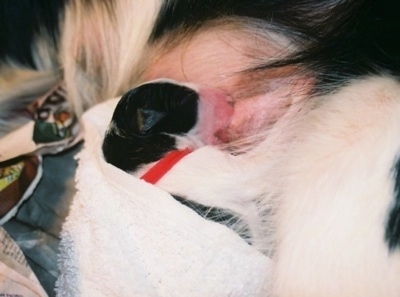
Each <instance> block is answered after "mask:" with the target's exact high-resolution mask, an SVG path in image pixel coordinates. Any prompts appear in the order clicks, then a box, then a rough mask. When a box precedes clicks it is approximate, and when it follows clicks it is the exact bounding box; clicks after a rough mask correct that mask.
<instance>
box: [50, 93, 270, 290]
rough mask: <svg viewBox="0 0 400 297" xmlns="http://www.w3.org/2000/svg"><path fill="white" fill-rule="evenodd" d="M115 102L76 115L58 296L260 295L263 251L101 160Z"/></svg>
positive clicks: (266, 263) (266, 267) (266, 266)
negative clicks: (74, 163)
mask: <svg viewBox="0 0 400 297" xmlns="http://www.w3.org/2000/svg"><path fill="white" fill-rule="evenodd" d="M116 102H117V101H116V100H110V101H108V102H106V103H103V104H100V105H98V106H96V107H94V108H92V109H91V110H89V111H88V112H87V113H86V114H85V115H84V117H83V123H84V129H85V146H84V149H83V151H82V152H81V153H80V154H79V156H78V158H79V167H78V171H77V176H76V179H77V190H78V192H77V195H76V197H75V198H74V201H73V204H72V206H71V209H70V214H69V216H68V218H67V221H66V223H65V225H64V228H63V232H62V244H61V254H60V260H59V261H60V263H59V267H60V277H59V279H58V282H57V294H58V296H85V297H87V296H130V297H132V296H140V297H146V296H157V297H159V296H160V297H161V296H162V297H164V296H173V297H179V296H182V297H183V296H184V297H196V296H198V297H213V296H215V297H223V296H230V297H232V296H233V297H234V296H238V297H239V296H240V297H246V296H251V297H255V296H266V294H267V293H266V292H267V290H268V280H269V276H270V265H271V263H270V260H269V259H268V258H267V257H266V256H264V255H262V254H261V253H259V252H258V251H256V250H255V249H254V248H252V247H251V246H249V245H248V244H247V243H245V242H244V241H243V240H242V239H241V238H240V237H239V236H238V235H237V234H236V233H234V232H233V231H232V230H230V229H229V228H227V227H225V226H223V225H220V224H218V223H214V222H211V221H207V220H205V219H203V218H202V217H200V216H199V215H197V214H196V213H195V212H194V211H192V210H191V209H189V208H187V207H186V206H183V205H181V204H180V203H179V202H177V201H176V200H174V199H173V198H172V197H171V196H170V195H169V194H168V193H166V192H165V191H163V190H161V189H159V188H157V187H155V186H153V185H150V184H148V183H146V182H144V181H143V180H139V179H137V178H134V177H133V176H131V175H129V174H127V173H125V172H123V171H121V170H119V169H118V168H115V167H113V166H111V165H109V164H107V163H106V162H105V161H104V160H103V158H102V153H101V143H102V138H103V135H104V131H105V129H106V127H107V125H108V123H109V121H110V119H111V115H112V112H113V110H114V107H115V104H116ZM195 153H196V152H193V154H195Z"/></svg>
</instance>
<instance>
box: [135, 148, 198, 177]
mask: <svg viewBox="0 0 400 297" xmlns="http://www.w3.org/2000/svg"><path fill="white" fill-rule="evenodd" d="M191 152H192V150H191V149H189V148H187V149H184V150H174V151H171V152H169V153H167V154H166V155H165V156H164V157H163V158H162V159H161V160H159V161H158V162H157V163H156V164H155V165H154V166H153V167H151V168H150V169H149V170H148V171H147V172H146V173H144V174H143V175H142V176H141V177H140V179H143V180H144V181H146V182H148V183H150V184H153V185H154V184H155V183H156V182H158V181H159V180H160V179H161V178H162V177H163V176H164V175H165V174H166V173H167V172H168V171H169V170H170V169H171V168H172V167H173V166H174V165H175V164H176V163H178V162H179V160H181V159H182V158H183V157H185V156H186V155H188V154H190V153H191Z"/></svg>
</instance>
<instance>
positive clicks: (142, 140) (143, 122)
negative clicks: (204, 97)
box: [103, 81, 199, 171]
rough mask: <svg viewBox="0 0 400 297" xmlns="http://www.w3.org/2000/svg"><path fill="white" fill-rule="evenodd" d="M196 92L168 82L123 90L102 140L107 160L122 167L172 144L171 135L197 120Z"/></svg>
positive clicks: (152, 156) (159, 153)
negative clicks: (124, 91)
mask: <svg viewBox="0 0 400 297" xmlns="http://www.w3.org/2000/svg"><path fill="white" fill-rule="evenodd" d="M198 99H199V96H198V94H197V92H196V91H195V90H193V89H191V88H188V87H185V86H181V85H178V84H174V83H171V82H163V81H158V82H152V83H148V84H144V85H141V86H139V87H137V88H135V89H132V90H130V91H128V92H127V93H125V94H124V95H123V96H122V98H121V100H120V101H119V102H118V104H117V106H116V108H115V111H114V114H113V117H112V120H111V124H110V128H109V130H108V131H107V133H106V135H105V139H104V142H103V153H104V157H105V159H106V161H107V162H109V163H111V164H113V165H115V166H117V167H119V168H121V169H123V170H129V171H131V170H135V169H136V167H137V166H139V165H141V164H146V163H150V162H154V161H156V160H158V159H160V158H161V157H162V156H163V155H164V154H165V153H166V152H168V151H170V150H172V149H174V148H175V138H174V137H173V136H172V135H180V134H185V133H187V132H189V130H190V129H192V128H193V127H194V125H195V124H196V122H197V107H198Z"/></svg>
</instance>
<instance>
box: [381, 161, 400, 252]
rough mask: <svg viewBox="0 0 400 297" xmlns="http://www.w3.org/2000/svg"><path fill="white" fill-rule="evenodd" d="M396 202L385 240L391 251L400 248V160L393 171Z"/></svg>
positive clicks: (391, 211)
mask: <svg viewBox="0 0 400 297" xmlns="http://www.w3.org/2000/svg"><path fill="white" fill-rule="evenodd" d="M393 173H394V174H393V178H394V193H393V194H394V201H393V206H392V208H391V210H390V212H389V217H388V222H387V225H386V233H385V239H386V242H387V244H388V246H389V249H390V250H391V251H393V250H395V249H398V248H400V160H398V161H397V163H396V165H395V167H394V169H393Z"/></svg>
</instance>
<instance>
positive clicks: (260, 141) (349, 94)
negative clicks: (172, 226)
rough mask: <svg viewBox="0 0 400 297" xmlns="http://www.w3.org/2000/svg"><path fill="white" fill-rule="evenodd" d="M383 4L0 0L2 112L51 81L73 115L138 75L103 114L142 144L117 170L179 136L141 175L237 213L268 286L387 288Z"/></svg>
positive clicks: (393, 16) (279, 295)
mask: <svg viewBox="0 0 400 297" xmlns="http://www.w3.org/2000/svg"><path fill="white" fill-rule="evenodd" d="M399 6H400V3H397V2H396V1H393V0H382V1H376V0H359V1H355V0H266V1H265V0H254V1H240V0H227V1H217V0H214V1H212V0H211V1H208V0H203V1H201V0H200V1H194V0H185V1H184V0H172V1H166V0H165V1H162V0H146V1H144V0H135V1H131V0H130V1H128V0H120V1H94V0H70V1H67V0H65V1H61V0H60V1H51V2H50V1H37V2H35V3H33V2H31V1H22V0H21V1H18V4H15V1H11V0H3V1H2V4H1V8H0V9H1V10H0V14H1V18H0V19H1V22H3V23H4V24H3V25H2V28H4V29H3V30H1V31H0V48H1V50H0V55H1V59H2V63H3V64H2V67H1V70H0V71H1V74H2V77H1V80H0V87H1V93H0V99H1V101H0V104H1V105H0V107H1V111H0V117H1V118H2V119H3V122H2V127H3V128H4V130H6V128H5V127H6V126H7V125H9V123H10V121H14V118H10V114H14V113H13V111H14V110H18V108H21V106H22V105H23V104H26V102H28V101H29V100H30V98H33V97H34V96H33V95H35V96H36V94H37V93H40V92H44V90H45V89H46V88H48V87H49V85H51V84H52V83H53V82H55V81H58V80H63V81H64V83H65V85H66V88H67V90H68V94H69V96H70V98H71V102H72V103H73V105H74V107H75V109H76V111H77V113H78V114H79V113H82V112H83V111H84V110H85V109H87V108H88V107H90V106H92V105H93V104H95V103H97V102H101V101H103V100H106V99H108V98H112V97H115V96H118V95H122V94H124V93H125V92H126V91H127V90H130V89H131V88H132V87H135V86H139V87H137V88H134V90H133V91H129V93H127V94H126V95H125V98H129V97H130V96H131V95H135V94H137V92H139V93H141V92H142V91H144V92H142V93H141V94H142V95H141V94H139V95H138V96H136V98H139V99H137V100H139V103H140V104H139V105H140V106H136V107H134V109H133V110H135V114H134V115H132V116H136V118H135V119H134V121H133V122H132V121H130V118H129V113H128V114H127V117H126V118H125V119H119V117H118V118H116V119H115V121H114V124H115V125H116V128H117V129H118V130H116V131H119V133H120V135H119V136H121V135H122V136H123V137H125V136H126V135H123V133H127V135H128V138H130V137H131V136H132V134H129V133H130V132H131V131H132V130H131V129H133V131H134V133H136V134H138V135H136V136H140V137H141V139H142V140H143V138H146V137H150V138H151V139H152V140H151V141H149V143H148V144H149V145H150V148H149V150H150V151H151V148H152V147H151V145H154V146H156V147H155V150H154V151H153V152H154V153H151V154H150V156H148V155H147V154H145V155H146V156H145V157H144V156H141V159H140V160H138V161H136V163H135V164H131V165H132V166H133V167H129V168H123V169H125V170H128V171H129V170H131V169H135V168H136V166H138V165H140V164H142V163H148V162H152V161H155V160H157V159H158V158H160V157H161V156H162V155H163V154H164V153H165V152H167V151H168V150H170V149H171V148H174V147H176V146H178V147H179V146H181V145H182V144H183V143H185V145H187V144H188V143H189V145H193V146H194V148H196V149H197V151H196V154H193V157H191V156H188V158H185V159H183V160H182V162H180V163H179V164H177V166H176V167H174V169H173V170H172V171H171V172H170V173H168V175H166V176H165V178H163V179H161V180H160V182H159V183H158V184H157V185H158V186H160V187H163V188H165V189H166V190H168V191H170V192H171V193H174V194H177V195H179V196H184V197H188V198H189V199H192V200H194V201H196V202H199V203H201V204H204V205H210V206H214V207H220V208H225V209H230V210H232V211H234V212H235V213H238V214H239V215H240V217H241V219H242V220H244V221H246V224H247V226H248V228H249V230H250V234H251V236H252V244H254V246H255V247H256V248H258V249H260V251H263V252H265V253H268V254H269V255H270V256H271V257H272V258H273V260H274V270H273V279H272V291H271V296H274V297H289V296H296V297H302V296H304V297H313V296H332V297H337V296H341V297H343V296H351V297H355V296H360V297H361V296H362V297H376V296H388V297H392V296H393V297H394V296H400V252H399V248H400V196H399V195H400V194H399V189H400V178H399V170H400V165H399V164H400V161H399V153H400V137H399V135H400V117H399V114H400V84H399V81H398V80H399V75H400V46H399V39H400V38H399V37H398V36H399V35H398V32H400V21H399V19H398V15H399V14H400V8H399ZM16 15H17V16H16ZM57 15H58V16H59V17H56V16H57ZM53 16H54V17H53ZM19 20H26V23H22V24H21V22H18V21H19ZM13 24H14V25H13ZM32 24H34V26H31V25H32ZM58 24H60V25H59V26H58ZM6 25H7V26H6ZM12 25H13V27H10V26H12ZM24 26H26V28H31V27H32V28H33V30H32V29H29V30H22V29H23V28H24ZM10 28H11V29H10ZM12 28H19V29H18V30H21V34H24V35H19V36H17V35H15V34H13V33H14V32H13V29H12ZM21 36H22V38H21ZM28 41H29V43H28ZM28 44H29V47H28ZM16 49H18V50H16ZM23 65H24V67H25V69H23V68H22V67H23ZM29 67H30V68H29ZM32 69H33V70H32ZM160 78H165V79H167V80H166V82H167V83H166V84H167V86H164V87H166V88H165V89H163V90H162V91H161V93H160V84H163V83H162V82H161V81H159V79H160ZM21 81H22V82H23V83H21ZM147 81H152V83H150V84H145V82H147ZM154 81H156V82H154ZM173 81H176V82H178V83H174V82H173ZM15 86H18V87H17V88H16V87H15ZM161 88H162V87H161ZM132 92H133V93H132ZM143 93H146V94H144V95H143ZM32 94H33V95H32ZM31 95H32V96H31ZM187 96H189V100H186V99H187ZM134 97H135V96H134ZM154 98H155V100H156V101H158V102H159V103H160V102H167V107H165V106H164V107H162V108H161V110H159V106H154V105H151V104H150V105H147V102H152V100H154ZM171 98H172V99H171ZM185 98H186V99H185ZM190 98H192V99H190ZM171 100H172V101H171ZM191 100H193V101H192V102H195V103H196V104H190V101H191ZM187 101H188V102H189V105H186V104H183V103H185V102H187ZM176 103H177V104H178V107H177V108H176V106H175V105H174V104H176ZM124 104H125V105H124ZM157 104H158V103H157ZM171 104H172V105H171ZM182 104H183V105H182ZM121 105H122V106H124V107H126V108H128V107H129V106H130V104H127V103H126V102H125V103H123V102H122V103H121ZM3 106H5V107H4V108H3ZM182 106H185V107H182ZM138 110H140V111H139V113H138ZM149 110H150V111H149ZM154 111H156V112H154ZM187 111H188V112H187ZM16 114H18V113H16ZM186 116H187V117H186ZM138 117H140V120H139V121H138V120H137V119H138ZM185 117H186V118H185ZM146 119H147V120H146ZM124 120H125V121H127V122H128V123H130V124H132V123H140V124H141V126H140V125H139V126H135V125H133V126H132V125H130V126H129V125H128V126H126V127H122V126H120V122H118V121H124ZM158 123H159V124H160V126H158V125H157V124H158ZM148 124H150V125H148ZM153 124H155V125H153ZM112 125H113V124H112ZM176 125H178V126H176ZM156 126H157V127H156ZM192 127H194V129H192ZM111 128H113V127H111ZM114 128H115V127H114ZM111 130H112V129H110V131H111ZM187 132H189V134H188V136H187V137H182V135H181V134H182V133H187ZM176 134H178V136H175V135H176ZM154 135H156V136H157V137H154ZM150 138H149V139H150ZM126 139H127V138H126V137H125V142H123V143H125V144H126V143H129V141H130V140H129V141H128V142H127V140H126ZM154 139H155V141H154V142H153V140H154ZM160 139H166V140H167V142H166V143H164V142H159V140H160ZM120 140H121V139H119V138H118V135H117V137H115V139H114V140H113V139H110V143H114V141H120ZM185 141H188V142H185ZM160 143H161V144H162V145H160ZM125 144H124V145H125ZM117 148H118V146H117ZM126 148H128V149H126ZM153 148H154V147H153ZM124 150H126V151H124ZM149 150H146V151H149ZM121 153H124V154H121V155H125V156H126V157H128V156H131V154H133V153H134V154H136V153H137V151H134V152H133V153H132V151H131V150H130V149H129V147H125V148H121ZM109 154H111V155H112V154H115V152H114V153H112V152H111V153H110V152H109V151H107V148H105V155H106V156H109ZM125 160H126V159H125ZM112 162H114V161H112ZM121 164H126V163H125V161H122V163H121ZM116 165H118V164H117V163H116ZM120 167H121V166H120ZM188 172H190V174H188ZM193 172H195V173H196V174H193Z"/></svg>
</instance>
